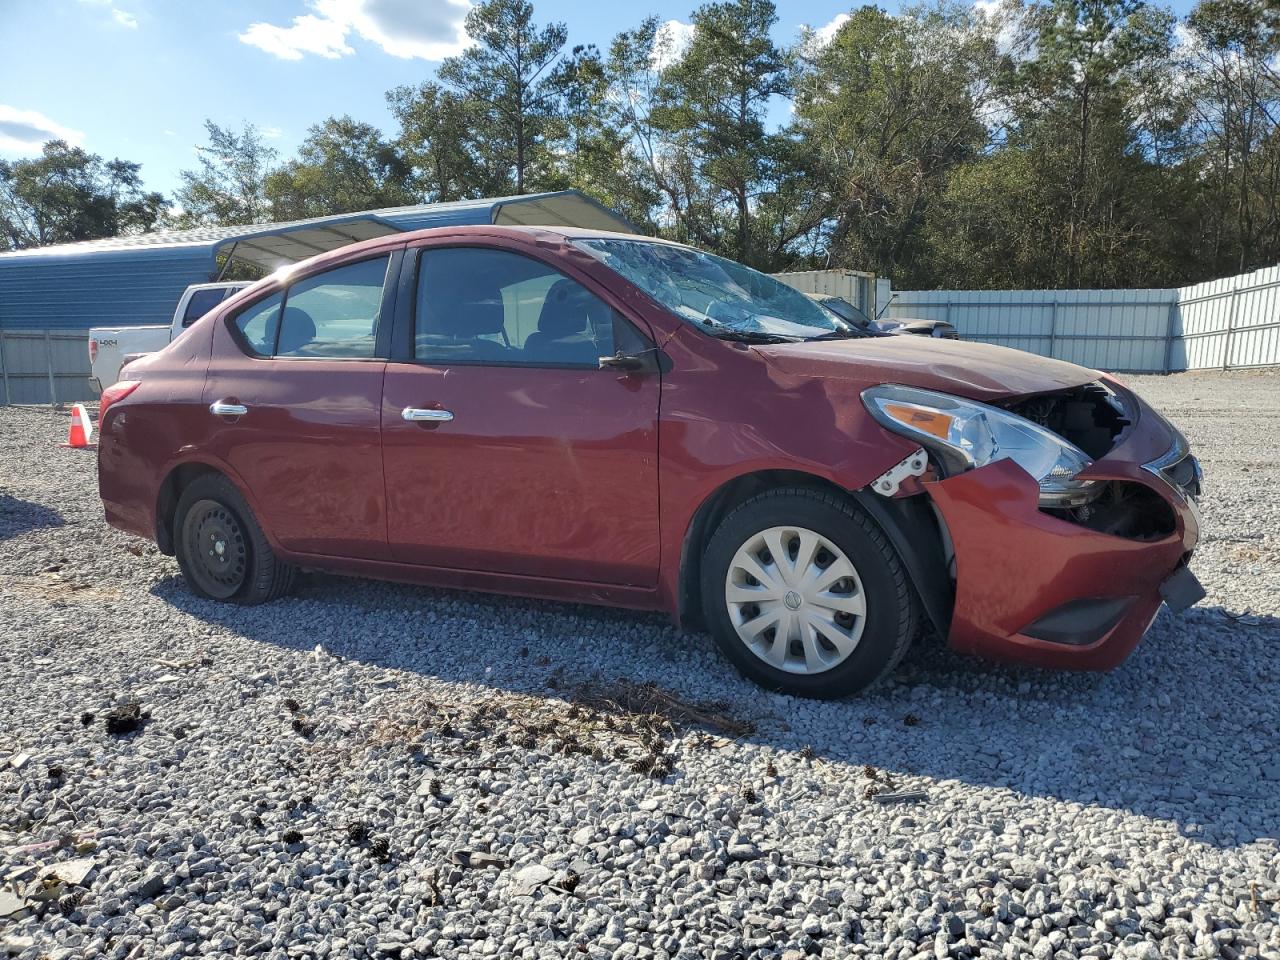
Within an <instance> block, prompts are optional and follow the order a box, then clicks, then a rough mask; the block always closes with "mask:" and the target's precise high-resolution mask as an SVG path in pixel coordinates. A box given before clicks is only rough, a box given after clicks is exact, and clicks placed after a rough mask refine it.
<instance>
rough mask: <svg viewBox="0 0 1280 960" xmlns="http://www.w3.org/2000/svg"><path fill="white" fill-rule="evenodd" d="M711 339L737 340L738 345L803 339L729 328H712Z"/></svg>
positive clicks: (791, 341) (792, 341)
mask: <svg viewBox="0 0 1280 960" xmlns="http://www.w3.org/2000/svg"><path fill="white" fill-rule="evenodd" d="M711 335H712V336H713V337H719V338H720V339H721V340H737V341H738V342H739V343H800V342H801V341H802V340H803V339H804V338H803V337H784V336H783V335H782V334H780V333H761V332H759V331H757V330H734V329H732V328H730V327H714V328H713V333H712V334H711Z"/></svg>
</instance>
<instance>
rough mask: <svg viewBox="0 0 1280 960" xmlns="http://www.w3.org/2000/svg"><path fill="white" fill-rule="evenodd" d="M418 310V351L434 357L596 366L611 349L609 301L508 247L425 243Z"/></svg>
mask: <svg viewBox="0 0 1280 960" xmlns="http://www.w3.org/2000/svg"><path fill="white" fill-rule="evenodd" d="M415 315H416V337H415V347H414V352H415V356H416V357H417V358H418V359H419V360H428V361H432V362H435V363H445V362H461V363H527V364H531V365H534V366H584V367H595V366H597V365H598V364H599V362H600V357H602V356H606V355H609V354H612V353H613V352H614V345H613V342H614V335H613V324H614V312H613V309H612V308H611V307H610V306H609V305H608V304H607V303H605V302H604V301H603V300H601V299H600V298H599V297H597V296H596V295H595V294H593V293H592V292H591V291H590V290H588V289H587V288H586V287H584V286H582V284H580V283H578V282H577V281H576V280H572V279H570V278H569V277H566V276H565V275H564V274H562V273H560V272H559V271H557V270H555V269H553V268H552V267H549V266H547V265H546V264H544V263H541V262H539V261H537V260H534V259H532V258H530V257H525V256H522V255H520V254H516V253H510V252H508V251H506V250H489V249H484V248H481V247H450V248H446V249H435V250H424V251H423V252H422V256H421V260H420V261H419V264H418V295H417V305H416V313H415Z"/></svg>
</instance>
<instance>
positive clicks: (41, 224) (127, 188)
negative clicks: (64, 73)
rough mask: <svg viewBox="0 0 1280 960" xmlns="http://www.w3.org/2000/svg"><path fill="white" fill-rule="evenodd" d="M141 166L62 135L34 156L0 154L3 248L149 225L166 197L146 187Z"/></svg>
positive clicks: (137, 229) (134, 230)
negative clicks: (11, 157)
mask: <svg viewBox="0 0 1280 960" xmlns="http://www.w3.org/2000/svg"><path fill="white" fill-rule="evenodd" d="M141 169H142V167H141V165H140V164H137V163H130V162H129V161H127V160H119V159H117V160H103V159H102V158H101V157H100V156H98V155H97V154H92V153H87V152H85V151H84V150H82V149H81V148H79V147H72V146H70V145H69V144H67V143H66V142H65V141H63V140H50V141H49V142H48V143H46V144H45V145H44V147H43V149H42V150H41V152H40V156H39V157H35V158H32V159H30V160H13V161H6V160H0V248H2V249H19V250H20V249H23V248H24V247H35V246H43V245H45V244H51V243H69V242H72V241H76V240H96V239H99V238H102V237H114V236H117V235H118V234H125V233H142V232H145V231H147V230H150V229H151V228H152V227H153V226H154V225H155V223H156V221H157V220H158V219H159V217H160V216H161V214H162V213H163V212H164V209H165V207H166V206H167V204H168V201H166V200H165V199H164V197H163V196H161V195H160V194H159V193H154V192H148V191H146V190H144V189H143V186H142V178H141V176H140V171H141Z"/></svg>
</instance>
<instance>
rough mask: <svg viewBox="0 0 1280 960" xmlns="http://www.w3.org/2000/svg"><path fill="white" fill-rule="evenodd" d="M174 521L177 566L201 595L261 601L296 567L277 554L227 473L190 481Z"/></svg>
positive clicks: (284, 585)
mask: <svg viewBox="0 0 1280 960" xmlns="http://www.w3.org/2000/svg"><path fill="white" fill-rule="evenodd" d="M174 519H175V523H174V527H175V530H176V532H177V536H176V537H175V541H176V542H175V546H176V548H177V549H176V553H177V556H178V566H179V567H181V568H182V574H183V576H184V577H185V578H186V580H187V584H188V586H190V587H191V589H192V591H193V592H194V593H196V594H198V595H199V596H202V597H207V598H208V599H210V600H226V601H231V602H235V603H245V604H253V603H264V602H266V601H268V600H274V599H276V598H277V597H280V596H283V595H284V594H285V593H287V592H288V591H289V589H290V588H291V587H292V585H293V578H294V567H292V566H291V565H290V564H287V563H285V562H284V561H282V560H280V559H279V558H277V557H276V555H275V553H274V551H272V549H271V545H270V544H269V543H268V542H267V538H266V536H265V535H264V534H263V532H262V528H261V527H260V526H259V525H258V521H257V520H256V519H255V518H254V516H253V512H252V511H251V510H250V509H249V505H248V504H247V503H245V501H244V498H243V497H242V496H240V492H239V491H238V490H237V489H236V488H235V486H234V485H233V484H232V483H231V482H230V481H229V480H227V479H226V478H225V477H223V476H220V475H208V476H203V477H199V478H197V479H196V480H194V481H192V482H191V483H190V484H189V485H188V486H187V487H186V489H184V490H183V491H182V496H181V497H179V498H178V507H177V510H176V511H175V517H174Z"/></svg>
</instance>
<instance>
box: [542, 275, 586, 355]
mask: <svg viewBox="0 0 1280 960" xmlns="http://www.w3.org/2000/svg"><path fill="white" fill-rule="evenodd" d="M597 302H598V301H597V300H596V298H595V297H594V296H592V295H591V293H590V291H588V290H587V289H586V288H584V287H583V286H581V285H580V284H578V283H575V282H574V281H572V280H570V279H569V278H568V277H565V278H563V279H561V280H557V281H556V282H555V283H553V284H552V285H551V288H550V289H549V290H548V291H547V297H546V299H545V300H543V301H542V310H541V311H540V312H539V313H538V331H539V332H540V333H545V334H546V335H547V336H548V337H550V338H551V339H552V340H559V339H561V338H563V337H571V336H573V335H574V334H575V333H581V332H582V331H583V330H585V329H586V328H587V318H588V315H589V314H590V312H591V308H592V306H594V305H595V304H596V303H597Z"/></svg>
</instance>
